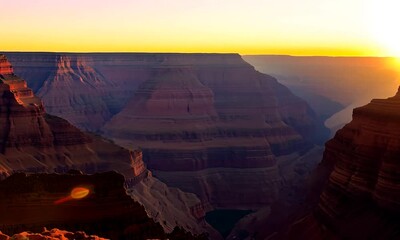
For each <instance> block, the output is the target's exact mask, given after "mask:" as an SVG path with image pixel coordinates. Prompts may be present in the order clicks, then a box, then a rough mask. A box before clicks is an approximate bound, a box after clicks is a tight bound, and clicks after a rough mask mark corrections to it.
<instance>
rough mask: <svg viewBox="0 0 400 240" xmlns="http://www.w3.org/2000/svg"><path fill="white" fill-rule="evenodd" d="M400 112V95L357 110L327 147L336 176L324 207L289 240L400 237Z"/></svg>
mask: <svg viewBox="0 0 400 240" xmlns="http://www.w3.org/2000/svg"><path fill="white" fill-rule="evenodd" d="M399 113H400V91H399V92H398V93H397V95H396V96H394V97H391V98H388V99H374V100H372V101H371V103H369V104H367V105H366V106H363V107H359V108H356V109H354V111H353V120H352V121H351V122H350V123H349V124H347V125H346V126H345V127H344V128H342V129H341V130H339V131H338V132H337V133H336V135H335V137H334V138H333V139H332V140H330V141H329V142H328V143H327V144H326V150H325V153H324V158H323V160H322V163H321V165H322V166H321V167H324V168H325V169H330V170H331V173H330V175H329V179H328V182H327V185H326V186H325V187H324V189H323V191H322V194H321V196H320V201H319V204H318V207H317V208H316V210H315V211H314V213H313V214H309V215H307V216H305V217H304V218H302V219H301V220H299V221H298V222H297V223H296V224H294V225H293V226H292V229H291V232H290V234H289V237H288V238H289V239H328V238H329V239H399V238H400V233H399V229H400V218H399V216H400V188H399V182H400V162H399V156H400V134H399V133H400V125H399V120H400V114H399ZM321 167H320V168H321ZM320 181H321V180H320Z"/></svg>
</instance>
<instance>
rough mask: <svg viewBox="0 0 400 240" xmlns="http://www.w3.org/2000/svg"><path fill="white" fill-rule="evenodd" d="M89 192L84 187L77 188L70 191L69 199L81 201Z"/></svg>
mask: <svg viewBox="0 0 400 240" xmlns="http://www.w3.org/2000/svg"><path fill="white" fill-rule="evenodd" d="M89 193H90V190H89V189H87V188H84V187H77V188H74V189H72V191H71V198H72V199H82V198H85V197H87V196H88V195H89Z"/></svg>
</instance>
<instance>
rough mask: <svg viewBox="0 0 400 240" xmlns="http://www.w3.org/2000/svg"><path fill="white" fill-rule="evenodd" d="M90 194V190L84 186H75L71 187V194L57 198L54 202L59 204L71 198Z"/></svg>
mask: <svg viewBox="0 0 400 240" xmlns="http://www.w3.org/2000/svg"><path fill="white" fill-rule="evenodd" d="M89 194H90V190H89V189H88V188H85V187H76V188H74V189H72V191H71V194H70V195H69V196H67V197H64V198H61V199H58V200H57V201H55V202H54V204H61V203H65V202H68V201H71V200H80V199H83V198H85V197H87V196H88V195H89Z"/></svg>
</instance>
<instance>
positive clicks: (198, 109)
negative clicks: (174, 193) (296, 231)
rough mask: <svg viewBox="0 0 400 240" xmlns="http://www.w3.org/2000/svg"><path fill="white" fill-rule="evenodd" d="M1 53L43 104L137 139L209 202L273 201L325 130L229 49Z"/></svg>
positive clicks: (169, 178) (176, 179) (122, 139)
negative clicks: (225, 51)
mask: <svg viewBox="0 0 400 240" xmlns="http://www.w3.org/2000/svg"><path fill="white" fill-rule="evenodd" d="M7 56H8V57H9V59H10V61H11V62H12V63H13V65H14V66H15V71H16V72H17V73H18V75H20V76H22V77H23V78H24V79H26V81H27V82H28V84H29V86H31V87H32V89H33V90H34V91H35V93H36V94H37V95H38V96H40V97H41V98H42V99H43V101H44V103H45V105H46V109H47V110H48V111H49V113H51V114H54V115H57V116H60V117H63V118H65V119H67V120H69V121H70V122H71V123H73V124H74V125H76V126H78V127H79V128H81V129H83V130H89V131H94V132H96V133H98V134H100V135H102V136H104V137H107V138H110V139H112V140H113V141H114V142H115V143H117V144H118V145H120V146H123V147H125V148H127V149H136V148H140V149H141V150H142V151H143V160H144V162H145V163H146V164H147V166H148V168H149V169H150V170H151V171H152V172H153V174H154V175H155V176H156V177H157V178H159V179H161V180H162V181H163V182H165V183H167V185H168V186H172V187H177V188H179V189H181V190H183V191H186V192H191V193H195V194H196V195H197V196H198V197H199V198H200V200H201V202H202V204H203V206H204V208H205V209H208V210H212V209H215V208H217V209H218V208H225V209H230V208H232V209H258V208H260V207H263V206H265V205H268V204H270V203H271V202H273V201H275V200H276V199H277V198H278V195H279V192H280V189H282V187H283V186H285V185H290V182H292V181H296V180H295V177H294V176H296V177H297V175H296V174H292V172H291V170H292V169H293V168H294V166H295V165H296V164H297V163H298V162H297V161H298V159H300V158H301V156H302V155H304V154H305V153H307V152H308V151H312V152H319V154H321V149H318V147H317V148H314V144H315V143H320V144H322V143H323V142H324V140H325V139H326V138H327V136H328V134H329V133H328V131H327V129H325V128H324V126H323V124H322V121H321V119H319V118H318V117H317V116H316V115H315V114H314V112H313V111H312V109H311V108H310V107H309V106H308V105H307V103H306V102H305V101H303V100H302V99H300V98H298V97H296V96H295V95H293V94H292V93H291V92H290V91H289V90H288V89H287V88H286V87H284V86H283V85H281V84H279V83H278V81H277V80H276V79H275V78H273V77H271V76H268V75H265V74H262V73H259V72H257V71H255V69H254V67H252V66H251V65H249V64H248V63H246V62H245V61H243V59H242V58H241V57H240V56H239V55H237V54H145V53H143V54H142V53H134V54H128V53H125V54H120V53H115V54H100V53H93V54H69V53H7ZM315 159H318V157H315ZM310 162H314V163H316V162H317V160H310ZM303 166H307V169H306V170H305V172H308V171H309V170H310V169H308V167H310V168H312V166H309V165H303ZM283 172H285V174H286V175H284V174H283ZM259 186H263V187H262V188H259ZM208 210H207V211H208Z"/></svg>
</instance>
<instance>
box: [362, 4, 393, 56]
mask: <svg viewBox="0 0 400 240" xmlns="http://www.w3.org/2000/svg"><path fill="white" fill-rule="evenodd" d="M366 17H367V21H368V28H369V30H370V31H371V34H372V37H373V38H374V39H375V40H376V41H377V42H378V43H379V44H380V45H381V47H382V48H383V51H384V53H383V54H384V55H390V56H395V57H400V1H398V0H370V1H368V3H367V14H366Z"/></svg>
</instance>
